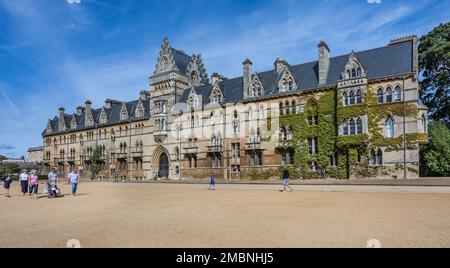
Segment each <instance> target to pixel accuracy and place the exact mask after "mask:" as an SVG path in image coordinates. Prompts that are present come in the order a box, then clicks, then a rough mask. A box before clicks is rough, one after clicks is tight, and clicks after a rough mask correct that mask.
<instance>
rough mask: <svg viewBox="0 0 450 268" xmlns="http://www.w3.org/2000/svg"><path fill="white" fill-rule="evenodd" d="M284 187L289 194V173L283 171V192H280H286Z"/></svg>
mask: <svg viewBox="0 0 450 268" xmlns="http://www.w3.org/2000/svg"><path fill="white" fill-rule="evenodd" d="M286 187H287V188H289V190H290V192H292V191H293V190H292V188H291V186H289V171H288V170H287V169H285V170H284V171H283V190H281V192H286Z"/></svg>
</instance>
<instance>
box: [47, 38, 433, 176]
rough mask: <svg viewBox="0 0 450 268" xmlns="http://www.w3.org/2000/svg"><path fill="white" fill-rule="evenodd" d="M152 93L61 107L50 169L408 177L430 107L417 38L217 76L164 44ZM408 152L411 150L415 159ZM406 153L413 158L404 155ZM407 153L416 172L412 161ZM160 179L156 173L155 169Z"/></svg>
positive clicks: (50, 142)
mask: <svg viewBox="0 0 450 268" xmlns="http://www.w3.org/2000/svg"><path fill="white" fill-rule="evenodd" d="M149 81H150V86H149V89H148V90H143V91H141V92H140V96H139V98H138V99H137V100H135V101H131V102H122V101H116V100H111V99H107V100H106V101H105V104H104V106H103V107H102V108H98V109H94V108H93V107H91V102H90V101H86V103H85V105H84V106H80V107H78V108H77V109H76V112H75V113H73V114H67V113H65V109H64V108H60V109H59V115H58V116H56V117H54V118H53V119H50V120H49V121H48V123H47V128H46V129H45V131H44V132H43V142H44V149H43V154H44V160H43V162H44V164H45V166H46V169H47V170H46V171H48V170H49V169H50V168H51V167H53V166H54V167H57V169H58V170H59V172H60V173H61V174H65V173H67V172H69V171H70V170H72V169H75V168H76V169H79V170H80V171H81V174H82V177H83V178H84V179H91V177H92V172H91V170H92V167H93V163H91V161H92V155H93V152H94V151H95V149H96V148H100V149H101V156H100V161H99V163H100V164H101V171H100V172H99V174H98V176H97V178H98V179H105V180H122V181H124V180H153V179H155V177H160V178H168V179H173V180H177V179H190V178H206V177H208V176H209V174H210V173H211V172H214V173H215V175H216V176H217V177H218V178H222V179H248V178H250V179H269V178H278V177H279V174H280V172H281V171H282V170H283V169H288V170H289V171H290V172H291V178H303V179H310V178H327V177H334V178H341V179H351V178H366V177H370V178H403V172H404V170H406V172H407V177H408V178H417V177H418V174H419V147H420V145H421V144H422V143H424V142H426V140H427V129H426V122H427V108H426V107H424V106H423V105H422V104H421V103H420V100H419V91H418V68H417V38H416V37H415V36H410V37H404V38H400V39H397V40H392V41H391V42H390V43H389V44H388V45H387V46H385V47H381V48H376V49H371V50H367V51H362V52H351V53H350V54H347V55H342V56H337V57H330V49H329V48H328V46H327V44H325V43H324V42H320V43H319V45H318V60H317V61H313V62H308V63H304V64H299V65H290V64H289V63H288V62H287V61H285V60H283V59H281V58H277V59H276V61H275V63H274V69H273V70H270V71H267V72H262V73H256V72H252V62H251V61H250V60H248V59H247V60H245V61H244V62H243V76H242V77H238V78H233V79H228V78H226V77H224V76H222V75H220V74H218V73H214V74H212V76H211V79H209V77H208V75H207V72H206V69H205V66H204V64H203V61H202V57H201V56H200V55H199V54H198V55H196V54H194V55H192V56H188V55H186V54H185V53H184V52H183V51H180V50H176V49H174V48H172V47H171V46H170V45H169V42H168V40H167V39H164V41H163V43H162V46H161V50H160V54H159V58H158V61H157V63H156V68H155V71H154V73H153V74H152V76H151V77H150V80H149ZM405 156H406V157H405ZM404 157H405V158H404ZM404 159H406V168H405V166H404ZM156 174H158V175H157V176H155V175H156Z"/></svg>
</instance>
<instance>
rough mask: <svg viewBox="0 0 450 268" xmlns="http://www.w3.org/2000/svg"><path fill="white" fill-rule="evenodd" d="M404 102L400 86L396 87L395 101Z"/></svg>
mask: <svg viewBox="0 0 450 268" xmlns="http://www.w3.org/2000/svg"><path fill="white" fill-rule="evenodd" d="M401 100H402V89H401V88H400V87H399V86H396V87H395V101H401Z"/></svg>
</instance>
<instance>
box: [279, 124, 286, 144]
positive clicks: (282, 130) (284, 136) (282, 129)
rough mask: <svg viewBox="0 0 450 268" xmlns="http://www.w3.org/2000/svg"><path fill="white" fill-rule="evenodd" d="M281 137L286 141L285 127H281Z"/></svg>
mask: <svg viewBox="0 0 450 268" xmlns="http://www.w3.org/2000/svg"><path fill="white" fill-rule="evenodd" d="M280 139H281V141H286V129H285V128H284V127H282V128H281V131H280Z"/></svg>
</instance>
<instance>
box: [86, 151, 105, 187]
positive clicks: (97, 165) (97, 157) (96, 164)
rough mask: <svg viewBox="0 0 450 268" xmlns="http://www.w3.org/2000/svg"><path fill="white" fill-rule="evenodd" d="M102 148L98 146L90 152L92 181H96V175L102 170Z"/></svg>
mask: <svg viewBox="0 0 450 268" xmlns="http://www.w3.org/2000/svg"><path fill="white" fill-rule="evenodd" d="M101 157H102V148H101V147H100V146H97V147H95V150H94V151H93V152H92V155H91V157H90V158H89V160H91V163H92V179H94V180H95V179H96V177H97V174H98V173H99V172H100V170H102V160H101Z"/></svg>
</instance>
